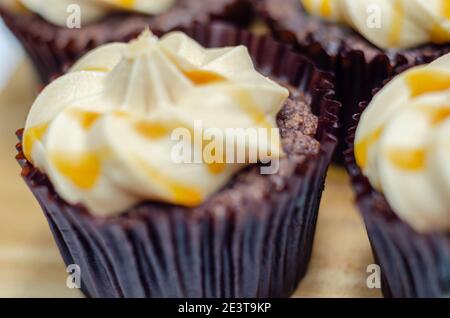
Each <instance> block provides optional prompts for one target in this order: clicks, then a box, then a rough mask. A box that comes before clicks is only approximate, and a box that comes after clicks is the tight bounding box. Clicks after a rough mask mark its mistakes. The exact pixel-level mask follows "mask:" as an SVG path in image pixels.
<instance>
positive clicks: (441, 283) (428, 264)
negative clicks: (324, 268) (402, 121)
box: [345, 103, 450, 298]
mask: <svg viewBox="0 0 450 318" xmlns="http://www.w3.org/2000/svg"><path fill="white" fill-rule="evenodd" d="M366 106H367V103H361V104H360V113H361V111H362V110H364V109H365V107H366ZM359 117H360V114H357V115H355V116H354V119H355V121H356V124H357V123H358V122H359ZM355 132H356V126H355V127H353V128H351V129H350V130H349V134H348V139H347V143H348V150H347V151H346V152H345V159H346V164H347V169H348V171H349V174H350V176H351V181H352V185H353V189H354V192H355V195H356V203H357V205H358V208H359V210H360V211H361V214H362V216H363V219H364V223H365V225H366V229H367V234H368V236H369V240H370V243H371V247H372V251H373V254H374V257H375V260H376V262H377V263H378V264H379V265H380V268H381V275H382V291H383V295H384V296H385V297H395V298H406V297H408V298H417V297H427V298H429V297H433V298H434V297H436V298H437V297H450V234H448V233H447V234H446V233H441V232H435V233H429V234H421V233H418V232H416V231H415V230H414V229H412V228H411V226H410V225H409V224H407V223H406V222H404V221H402V220H401V219H399V218H398V217H397V215H396V214H395V211H393V210H392V208H391V207H390V205H389V203H388V202H387V201H386V199H385V197H384V195H383V194H381V193H379V192H377V191H376V190H375V189H374V188H373V187H372V186H371V185H370V183H369V180H368V179H367V178H366V177H365V176H364V175H363V174H362V171H361V169H360V168H359V167H358V165H357V164H356V159H355V156H354V140H355Z"/></svg>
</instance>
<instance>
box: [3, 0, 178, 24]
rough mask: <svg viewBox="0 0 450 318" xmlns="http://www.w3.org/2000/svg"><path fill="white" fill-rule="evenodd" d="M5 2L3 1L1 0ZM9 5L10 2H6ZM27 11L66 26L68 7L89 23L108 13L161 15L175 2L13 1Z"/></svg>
mask: <svg viewBox="0 0 450 318" xmlns="http://www.w3.org/2000/svg"><path fill="white" fill-rule="evenodd" d="M2 1H5V0H2ZM8 1H9V2H10V4H11V0H8ZM14 1H15V2H18V3H19V4H21V5H22V6H24V7H25V8H27V9H28V10H30V11H32V12H35V13H36V14H38V15H40V16H41V17H42V18H44V19H46V20H47V21H49V22H51V23H53V24H55V25H58V26H63V27H64V26H67V19H68V17H69V15H70V13H71V11H68V10H69V8H70V6H73V5H76V6H78V7H79V9H80V13H81V17H80V18H81V22H82V23H90V22H93V21H95V20H98V19H100V18H102V17H104V16H105V15H107V14H108V13H110V12H114V11H133V12H138V13H142V14H149V15H155V14H161V13H163V12H165V11H166V10H168V9H169V8H170V7H171V6H172V5H173V4H174V2H175V0H151V1H148V0H45V1H43V0H14Z"/></svg>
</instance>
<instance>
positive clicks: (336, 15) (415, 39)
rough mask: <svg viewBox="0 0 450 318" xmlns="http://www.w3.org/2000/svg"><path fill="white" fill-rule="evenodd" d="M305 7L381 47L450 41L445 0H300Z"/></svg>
mask: <svg viewBox="0 0 450 318" xmlns="http://www.w3.org/2000/svg"><path fill="white" fill-rule="evenodd" d="M301 1H302V3H303V6H304V7H305V9H306V10H307V11H308V12H309V13H310V14H313V15H317V16H320V17H322V18H324V19H327V20H331V21H336V22H342V23H344V24H347V25H349V26H350V27H352V28H353V29H354V30H356V31H357V32H359V33H360V34H361V35H362V36H364V37H365V38H366V39H367V40H368V41H369V42H371V43H373V44H374V45H376V46H378V47H380V48H383V49H389V48H392V49H405V48H412V47H416V46H419V45H421V44H426V43H435V44H439V43H445V42H449V41H450V1H448V0H301Z"/></svg>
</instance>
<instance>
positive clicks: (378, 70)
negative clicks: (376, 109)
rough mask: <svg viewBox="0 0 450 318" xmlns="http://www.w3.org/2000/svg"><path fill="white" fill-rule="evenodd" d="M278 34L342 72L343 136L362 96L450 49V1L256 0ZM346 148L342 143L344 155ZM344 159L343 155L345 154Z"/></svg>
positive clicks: (323, 64) (318, 62)
mask: <svg viewBox="0 0 450 318" xmlns="http://www.w3.org/2000/svg"><path fill="white" fill-rule="evenodd" d="M255 3H256V4H257V6H258V11H259V13H260V15H261V16H262V17H263V18H264V19H265V20H266V21H267V22H268V23H269V25H270V26H271V29H272V31H273V34H274V35H275V36H276V37H277V38H278V39H279V40H281V41H284V42H288V43H291V44H293V45H294V47H295V48H296V49H297V50H298V51H300V52H302V53H304V54H306V55H307V56H308V57H309V58H310V59H312V60H313V61H314V62H315V63H316V65H318V66H319V67H321V68H322V69H326V70H331V71H333V72H334V73H335V74H336V89H337V96H338V99H339V100H340V101H341V102H342V104H343V108H342V114H341V119H342V128H341V131H340V134H339V137H340V139H341V140H343V139H344V138H345V136H346V134H347V130H348V129H349V128H350V127H351V126H352V125H353V119H352V116H353V115H354V114H356V113H358V111H359V108H358V105H359V103H360V102H361V101H367V100H369V99H370V97H371V95H372V90H373V89H375V88H377V87H380V86H381V84H382V83H383V82H384V81H385V80H387V79H389V78H391V77H392V76H395V75H396V74H398V73H400V72H402V71H404V70H405V69H408V68H410V67H412V66H414V65H418V64H423V63H429V62H431V61H432V60H434V59H436V58H437V57H440V56H442V55H444V54H445V53H447V52H449V50H450V45H449V44H448V42H449V41H450V14H449V12H450V2H449V1H447V0H435V1H428V0H413V1H411V0H392V1H391V0H342V1H330V0H261V1H255ZM344 149H345V145H344V142H342V143H341V146H340V150H339V151H338V155H339V154H340V153H342V150H344ZM340 160H342V157H340Z"/></svg>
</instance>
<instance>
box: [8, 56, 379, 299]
mask: <svg viewBox="0 0 450 318" xmlns="http://www.w3.org/2000/svg"><path fill="white" fill-rule="evenodd" d="M35 87H36V79H35V76H34V74H33V72H32V71H31V67H30V65H29V63H28V62H27V61H25V62H24V63H22V65H21V66H20V67H19V69H18V70H17V71H16V73H15V75H14V76H13V78H12V79H11V80H10V82H9V84H8V85H7V87H6V88H5V89H4V90H3V91H2V92H0V297H82V295H81V293H80V292H79V291H77V290H71V289H68V288H67V287H66V271H65V266H64V264H63V262H62V259H61V257H60V256H59V253H58V250H57V248H56V245H55V243H54V242H53V239H52V237H51V234H50V230H49V228H48V225H47V223H46V220H45V218H44V216H43V214H42V212H41V209H40V208H39V206H38V204H37V203H36V201H35V200H34V198H33V197H32V195H31V193H30V192H29V191H28V189H27V188H26V186H25V184H24V183H23V181H22V179H21V178H20V169H19V167H18V165H17V163H16V161H15V159H14V156H15V148H14V146H15V144H16V138H15V135H14V133H15V131H16V129H18V128H21V127H23V124H24V121H25V118H26V115H27V112H28V109H29V106H30V105H31V103H32V101H33V99H34V97H35V92H36V91H35ZM371 263H373V260H372V256H371V252H370V248H369V243H368V240H367V236H366V233H365V230H364V226H363V224H362V220H361V219H360V216H359V215H358V213H357V212H356V210H355V208H354V207H353V205H352V193H351V190H350V187H349V186H348V180H347V177H346V174H345V172H344V171H343V170H342V169H338V168H332V169H331V170H330V172H329V177H328V179H327V185H326V190H325V193H324V196H323V200H322V204H321V210H320V215H319V221H318V225H317V234H316V239H315V242H314V250H313V256H312V260H311V263H310V267H309V271H308V274H307V276H306V277H305V279H304V280H303V281H302V282H301V284H300V286H299V288H298V290H297V291H296V293H295V295H294V296H295V297H378V296H380V292H379V290H370V289H368V288H367V287H366V278H367V274H366V267H367V265H369V264H371Z"/></svg>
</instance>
